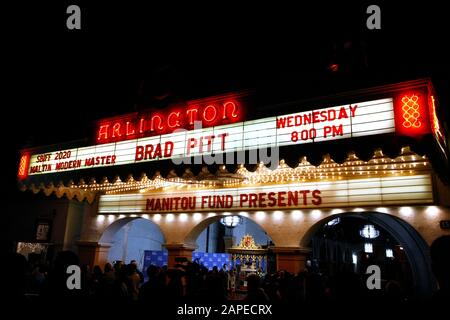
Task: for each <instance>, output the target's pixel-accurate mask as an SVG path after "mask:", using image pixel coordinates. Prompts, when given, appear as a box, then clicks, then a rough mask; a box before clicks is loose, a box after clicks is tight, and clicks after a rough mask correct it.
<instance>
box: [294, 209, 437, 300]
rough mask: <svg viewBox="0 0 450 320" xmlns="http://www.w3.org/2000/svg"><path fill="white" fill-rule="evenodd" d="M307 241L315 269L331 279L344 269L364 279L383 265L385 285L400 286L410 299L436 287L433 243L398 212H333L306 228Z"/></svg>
mask: <svg viewBox="0 0 450 320" xmlns="http://www.w3.org/2000/svg"><path fill="white" fill-rule="evenodd" d="M301 246H307V247H310V248H311V249H312V252H311V254H310V256H309V262H308V263H309V266H310V268H311V269H312V270H314V269H315V270H316V271H318V272H320V273H321V274H324V275H326V276H328V277H331V278H333V277H334V276H336V275H337V274H342V272H347V273H349V272H350V273H354V274H356V275H358V276H360V277H361V278H364V275H365V274H366V271H367V267H368V266H369V265H378V266H380V268H381V280H382V286H383V290H386V289H388V288H389V287H390V290H392V288H394V287H395V288H396V289H395V290H397V287H398V290H399V291H400V292H401V293H399V294H401V295H403V296H404V298H406V299H426V298H429V297H430V296H431V295H432V293H433V291H434V289H435V280H434V278H433V276H432V272H431V266H430V259H429V248H428V245H427V244H426V242H425V241H424V239H423V238H422V237H421V236H420V235H419V233H418V232H417V231H416V230H415V229H414V228H413V227H412V226H411V225H409V224H408V223H407V222H405V221H404V220H402V219H400V218H398V217H395V216H392V215H388V214H384V213H380V212H351V213H341V214H337V215H332V216H328V217H327V218H326V219H323V220H321V221H319V222H317V223H316V224H314V225H313V226H312V227H311V228H310V229H309V230H308V231H307V232H306V233H305V235H304V237H303V238H302V240H301ZM386 284H390V285H389V286H388V287H386Z"/></svg>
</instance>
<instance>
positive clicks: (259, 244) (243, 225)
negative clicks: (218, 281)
mask: <svg viewBox="0 0 450 320" xmlns="http://www.w3.org/2000/svg"><path fill="white" fill-rule="evenodd" d="M232 220H233V222H232V223H228V222H229V221H232ZM243 239H250V240H249V241H253V243H254V248H255V249H256V248H258V249H260V250H264V251H265V254H264V261H263V262H262V263H261V262H260V261H259V260H261V258H262V257H258V262H257V263H256V265H255V264H253V265H252V266H250V264H251V263H252V257H253V260H255V257H256V256H257V255H258V254H257V251H255V252H253V254H252V253H249V256H248V257H247V259H237V255H235V256H234V255H233V254H232V253H231V252H232V251H233V250H232V249H236V248H237V247H239V246H240V244H241V243H242V241H243ZM186 243H191V244H195V247H196V250H195V251H194V252H193V253H192V259H193V260H194V261H197V262H198V263H200V264H202V265H204V266H205V267H207V268H208V269H212V268H213V267H214V266H216V267H217V268H218V269H221V268H225V269H232V268H238V269H239V268H245V266H244V264H247V267H248V269H249V270H250V269H251V268H252V267H253V268H255V270H258V271H261V272H267V270H269V269H270V268H271V260H270V252H269V248H270V247H271V246H272V245H273V242H272V238H271V237H270V236H269V235H268V234H267V232H266V231H265V230H264V229H263V228H262V227H261V226H260V225H259V224H258V223H256V222H255V221H253V220H252V219H250V218H248V217H246V216H241V215H230V214H228V215H215V216H212V217H209V218H207V219H205V220H203V221H201V222H200V223H199V224H198V225H197V226H195V227H194V228H193V229H192V230H191V232H190V233H189V234H188V236H187V237H186ZM234 251H235V250H234ZM239 258H241V257H239ZM233 259H234V260H233ZM253 262H255V261H253Z"/></svg>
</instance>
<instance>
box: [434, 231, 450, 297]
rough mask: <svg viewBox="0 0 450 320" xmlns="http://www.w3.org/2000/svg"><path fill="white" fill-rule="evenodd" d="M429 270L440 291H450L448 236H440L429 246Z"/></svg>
mask: <svg viewBox="0 0 450 320" xmlns="http://www.w3.org/2000/svg"><path fill="white" fill-rule="evenodd" d="M430 255H431V268H432V270H433V273H434V275H435V277H436V279H437V281H438V283H439V287H440V288H441V289H450V235H446V236H441V237H439V238H437V239H436V240H434V241H433V243H432V244H431V246H430Z"/></svg>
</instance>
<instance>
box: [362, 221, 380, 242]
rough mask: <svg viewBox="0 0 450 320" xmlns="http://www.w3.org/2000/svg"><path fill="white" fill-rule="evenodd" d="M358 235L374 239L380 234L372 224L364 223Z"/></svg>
mask: <svg viewBox="0 0 450 320" xmlns="http://www.w3.org/2000/svg"><path fill="white" fill-rule="evenodd" d="M359 235H360V236H361V237H363V238H366V239H375V238H377V237H378V236H379V235H380V231H379V230H378V229H377V228H375V226H374V225H373V224H366V225H365V226H364V227H362V229H361V230H359Z"/></svg>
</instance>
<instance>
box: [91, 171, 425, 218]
mask: <svg viewBox="0 0 450 320" xmlns="http://www.w3.org/2000/svg"><path fill="white" fill-rule="evenodd" d="M432 202H433V193H432V187H431V176H430V175H429V174H422V175H411V176H397V177H379V178H366V179H351V180H337V181H318V182H304V183H301V184H298V183H296V184H277V185H270V186H267V185H265V186H256V187H255V186H253V187H245V186H244V187H239V188H223V189H209V190H188V191H178V190H173V191H170V192H168V191H166V192H149V193H134V194H116V195H101V196H100V201H99V210H98V212H99V213H101V214H108V213H162V212H166V213H175V212H196V211H230V210H247V209H249V210H267V209H290V208H291V209H294V208H296V209H298V208H322V207H351V206H371V205H394V204H413V203H432Z"/></svg>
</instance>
